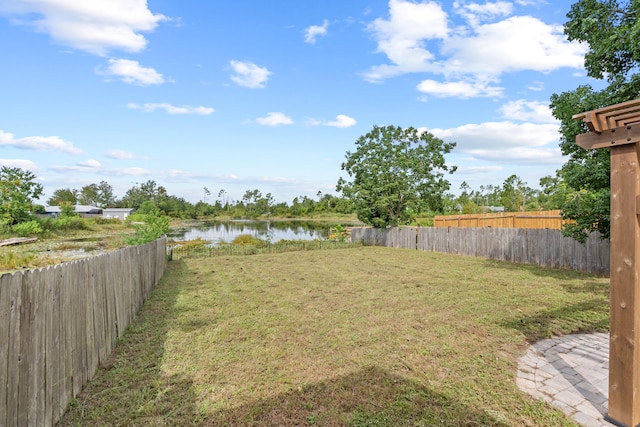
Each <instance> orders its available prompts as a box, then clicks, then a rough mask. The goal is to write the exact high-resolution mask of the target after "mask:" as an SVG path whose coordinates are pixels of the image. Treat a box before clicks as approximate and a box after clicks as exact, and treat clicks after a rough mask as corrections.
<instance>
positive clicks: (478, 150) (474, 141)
mask: <svg viewBox="0 0 640 427" xmlns="http://www.w3.org/2000/svg"><path fill="white" fill-rule="evenodd" d="M558 129H559V125H558V124H552V123H541V124H537V123H514V122H512V121H503V122H485V123H479V124H473V123H472V124H466V125H463V126H458V127H455V128H449V129H429V132H431V133H432V134H434V135H435V136H437V137H438V138H441V139H443V140H445V141H453V142H456V152H458V153H464V154H469V155H471V156H472V157H473V158H475V159H476V160H487V161H499V162H501V163H504V164H507V163H516V164H521V163H527V164H558V165H560V164H562V163H563V161H564V160H563V158H562V154H561V153H560V150H559V149H558V138H559V137H558Z"/></svg>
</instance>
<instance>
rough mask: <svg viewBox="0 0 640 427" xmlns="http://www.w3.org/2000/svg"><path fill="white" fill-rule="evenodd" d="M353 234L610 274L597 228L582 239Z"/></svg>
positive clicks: (495, 231)
mask: <svg viewBox="0 0 640 427" xmlns="http://www.w3.org/2000/svg"><path fill="white" fill-rule="evenodd" d="M351 239H352V240H353V241H354V242H356V241H362V242H363V243H364V244H365V245H379V246H389V247H394V248H407V249H418V250H423V251H433V252H444V253H449V254H459V255H468V256H476V257H483V258H490V259H495V260H500V261H510V262H515V263H520V264H534V265H539V266H542V267H552V268H563V269H568V270H574V271H582V272H589V273H597V274H602V275H608V274H609V241H608V240H602V239H600V237H599V235H598V234H597V233H593V234H592V235H591V236H590V237H589V239H588V240H587V241H586V242H585V243H584V244H582V243H579V242H577V241H576V240H574V239H572V238H570V237H565V236H563V235H562V232H561V231H560V230H549V229H524V228H454V227H451V228H434V227H398V228H388V229H384V230H382V229H375V228H368V227H361V228H354V229H353V230H352V231H351Z"/></svg>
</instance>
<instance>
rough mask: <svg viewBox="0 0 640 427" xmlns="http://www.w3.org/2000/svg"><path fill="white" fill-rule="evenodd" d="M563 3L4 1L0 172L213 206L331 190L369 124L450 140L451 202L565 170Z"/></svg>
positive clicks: (576, 77)
mask: <svg viewBox="0 0 640 427" xmlns="http://www.w3.org/2000/svg"><path fill="white" fill-rule="evenodd" d="M572 3H573V1H563V0H559V1H558V0H554V1H546V2H545V1H533V0H515V1H494V2H491V1H489V2H473V1H464V0H460V1H408V0H407V1H405V0H354V1H346V2H345V1H334V0H322V1H321V0H305V1H294V0H287V1H285V0H269V1H260V0H234V1H200V0H185V1H174V0H149V1H144V0H85V1H77V0H0V52H2V56H3V58H4V60H3V61H2V66H0V99H2V102H1V103H0V164H2V165H8V166H12V167H16V166H17V167H21V168H23V169H27V170H30V171H32V172H33V173H35V174H36V176H37V177H38V180H39V182H41V183H42V184H43V186H44V188H45V193H46V194H45V196H44V197H43V198H42V201H43V202H44V200H46V199H47V198H48V197H49V196H50V195H51V194H52V192H53V191H54V190H56V189H60V188H81V187H82V186H84V185H88V184H91V183H99V182H100V181H103V180H104V181H107V182H108V183H110V184H111V185H112V186H113V187H114V190H115V193H116V196H117V197H122V196H123V195H124V193H125V192H126V190H127V189H128V188H130V187H132V186H133V185H135V184H136V183H143V182H145V181H147V180H150V179H151V180H154V181H155V182H156V183H157V184H158V185H162V186H164V187H165V188H166V189H167V191H168V193H169V194H174V195H176V196H179V197H184V198H185V199H186V200H188V201H190V202H197V201H199V200H202V198H203V196H204V191H203V188H204V187H207V188H208V189H209V190H210V192H211V196H209V198H208V201H210V202H213V201H214V200H215V199H216V196H217V194H218V192H219V190H221V189H224V190H225V191H226V192H227V194H228V196H230V197H231V198H232V199H234V200H238V199H240V198H241V197H242V195H243V194H244V192H245V191H246V190H249V189H254V188H257V189H259V190H260V191H262V193H263V194H266V193H271V194H272V195H273V196H274V197H275V199H276V200H277V201H286V202H290V201H291V200H292V199H293V198H294V197H295V196H299V195H306V196H309V197H316V193H317V192H318V191H321V192H322V193H332V194H335V184H336V182H337V180H338V178H339V177H340V176H341V174H342V173H343V172H342V171H341V169H340V165H341V163H342V162H343V161H344V159H345V153H346V151H347V150H353V149H354V147H355V145H354V142H355V141H356V139H357V138H358V137H359V136H361V135H364V134H366V133H367V132H368V131H369V130H371V128H372V127H373V126H374V125H379V126H384V125H397V126H402V127H409V126H413V127H416V128H424V129H427V130H428V131H430V132H432V133H433V134H435V135H436V136H438V137H440V138H442V139H444V140H445V141H447V142H456V143H457V146H456V148H455V150H454V152H453V153H451V154H450V155H449V156H448V157H447V161H448V163H450V164H452V165H457V166H458V172H456V173H455V174H454V175H451V176H449V180H450V182H451V184H452V186H451V190H452V192H454V193H455V192H457V191H458V190H459V187H460V184H461V183H462V181H466V182H467V183H469V185H470V186H471V187H472V188H475V189H478V188H479V186H480V185H487V184H492V185H500V184H502V183H503V181H504V180H505V179H506V178H507V177H509V176H510V175H512V174H516V175H518V176H519V177H521V178H522V179H523V180H524V181H525V182H527V183H528V184H529V185H530V186H532V187H537V186H538V181H539V179H540V178H541V177H543V176H545V175H554V174H555V171H556V169H558V168H559V167H560V166H561V165H562V164H563V163H564V162H565V161H566V159H564V158H563V157H562V156H561V153H560V151H559V147H558V141H559V140H558V123H557V122H556V121H555V120H554V119H553V117H552V116H551V113H550V111H549V108H548V104H549V97H550V96H551V94H553V93H560V92H563V91H568V90H573V89H575V88H576V87H577V86H578V85H581V84H595V85H596V86H597V85H598V82H595V81H593V80H591V79H589V78H587V77H586V73H585V71H584V68H583V56H584V53H585V51H586V47H585V46H581V45H579V44H576V43H569V42H568V41H567V40H566V38H565V37H564V35H563V31H562V25H563V24H564V23H565V21H566V14H567V12H568V11H569V9H570V7H571V4H572Z"/></svg>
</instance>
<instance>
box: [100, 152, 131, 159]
mask: <svg viewBox="0 0 640 427" xmlns="http://www.w3.org/2000/svg"><path fill="white" fill-rule="evenodd" d="M105 156H107V157H109V158H111V159H116V160H132V159H135V158H136V155H135V154H133V153H131V152H129V151H123V150H109V151H107V152H106V153H105Z"/></svg>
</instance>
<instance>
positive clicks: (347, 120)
mask: <svg viewBox="0 0 640 427" xmlns="http://www.w3.org/2000/svg"><path fill="white" fill-rule="evenodd" d="M306 123H307V125H308V126H330V127H336V128H348V127H351V126H355V124H356V123H357V122H356V119H354V118H353V117H349V116H345V115H344V114H338V115H337V116H336V119H335V120H331V121H328V122H323V121H321V120H317V119H309V120H307V122H306Z"/></svg>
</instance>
